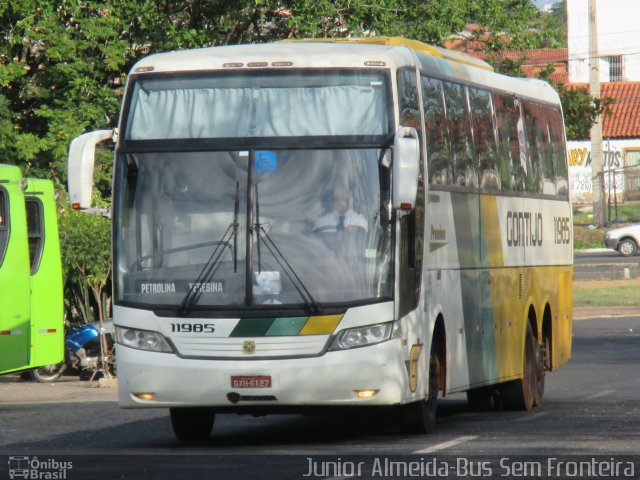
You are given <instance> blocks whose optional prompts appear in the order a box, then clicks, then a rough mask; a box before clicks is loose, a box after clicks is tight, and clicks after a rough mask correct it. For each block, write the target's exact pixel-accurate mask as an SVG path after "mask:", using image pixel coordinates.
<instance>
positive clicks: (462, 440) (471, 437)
mask: <svg viewBox="0 0 640 480" xmlns="http://www.w3.org/2000/svg"><path fill="white" fill-rule="evenodd" d="M476 438H478V436H477V435H466V436H464V437H458V438H454V439H453V440H449V441H448V442H443V443H438V444H436V445H434V446H433V447H429V448H423V449H422V450H416V451H415V452H413V453H433V452H438V451H440V450H444V449H445V448H449V447H455V446H456V445H460V444H461V443H466V442H470V441H471V440H475V439H476Z"/></svg>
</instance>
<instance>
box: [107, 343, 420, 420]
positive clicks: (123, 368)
mask: <svg viewBox="0 0 640 480" xmlns="http://www.w3.org/2000/svg"><path fill="white" fill-rule="evenodd" d="M402 358H403V356H402V347H401V340H400V339H393V340H389V341H386V342H383V343H380V344H377V345H371V346H367V347H361V348H354V349H350V350H342V351H333V352H327V353H325V354H323V355H321V356H318V357H308V358H288V359H270V360H238V359H235V360H205V359H186V358H180V357H178V356H176V355H174V354H168V353H155V352H147V351H141V350H135V349H131V348H128V347H125V346H122V345H118V390H119V394H118V395H119V403H120V406H121V407H123V408H145V407H147V408H148V407H190V406H191V407H196V406H203V407H218V408H221V409H222V408H225V409H227V408H228V409H242V408H243V407H262V408H263V409H266V410H268V409H269V408H273V409H274V410H278V409H282V407H286V406H291V407H293V406H298V407H300V406H309V407H312V406H318V407H321V406H340V405H343V406H358V405H362V406H364V405H371V406H374V405H394V404H399V403H404V402H406V401H408V400H409V399H408V398H406V397H407V393H405V392H408V391H409V388H408V386H407V385H408V372H407V368H406V367H405V362H404V361H402ZM258 385H259V386H258ZM362 392H364V393H362Z"/></svg>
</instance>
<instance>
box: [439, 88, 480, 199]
mask: <svg viewBox="0 0 640 480" xmlns="http://www.w3.org/2000/svg"><path fill="white" fill-rule="evenodd" d="M442 85H443V87H444V102H445V107H446V111H447V124H448V126H449V133H450V134H451V138H452V140H453V142H452V147H453V184H454V185H457V186H460V187H470V188H476V187H477V186H478V166H477V164H476V157H475V154H474V152H473V139H472V136H471V122H470V115H469V102H468V100H467V88H466V87H463V86H462V85H458V84H457V83H450V82H443V84H442Z"/></svg>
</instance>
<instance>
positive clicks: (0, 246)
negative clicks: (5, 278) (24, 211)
mask: <svg viewBox="0 0 640 480" xmlns="http://www.w3.org/2000/svg"><path fill="white" fill-rule="evenodd" d="M8 213H9V208H8V205H7V192H6V191H5V190H3V189H1V188H0V264H2V261H3V260H4V252H5V250H6V249H7V241H8V240H9V218H8V216H7V215H8Z"/></svg>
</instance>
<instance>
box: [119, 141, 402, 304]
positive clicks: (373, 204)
mask: <svg viewBox="0 0 640 480" xmlns="http://www.w3.org/2000/svg"><path fill="white" fill-rule="evenodd" d="M389 155H390V152H389V151H388V150H386V149H381V148H349V149H317V150H299V149H288V150H282V149H280V150H277V149H273V150H249V151H201V152H179V153H176V152H162V153H158V152H155V153H149V152H147V153H122V154H120V155H119V156H118V163H117V172H118V173H117V182H116V184H117V189H116V198H115V200H116V208H115V217H114V221H116V222H118V228H116V232H117V237H116V258H117V260H116V261H117V267H118V268H117V278H116V296H117V301H119V302H124V303H130V304H135V305H137V306H141V307H143V308H144V307H149V308H154V309H167V310H179V309H180V307H181V306H183V307H184V305H185V304H186V303H188V304H189V305H188V306H189V310H193V311H197V310H202V309H208V310H211V309H214V310H221V309H222V310H224V309H236V308H241V307H242V306H252V305H280V306H288V307H290V308H295V307H300V306H305V305H306V306H309V304H310V303H314V304H315V302H317V304H318V305H320V306H321V307H322V306H323V305H333V306H336V305H340V304H349V303H353V302H375V301H380V300H388V299H390V298H391V296H392V291H393V289H392V284H391V268H390V265H389V262H390V252H391V251H392V250H391V240H390V239H391V223H390V221H389V215H390V213H389V211H390V210H389V201H390V199H389V197H390V192H389V169H388V164H389V157H388V156H389ZM189 292H191V297H193V298H189V295H190V293H189ZM305 292H306V293H305ZM187 298H189V299H188V301H185V299H187Z"/></svg>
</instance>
